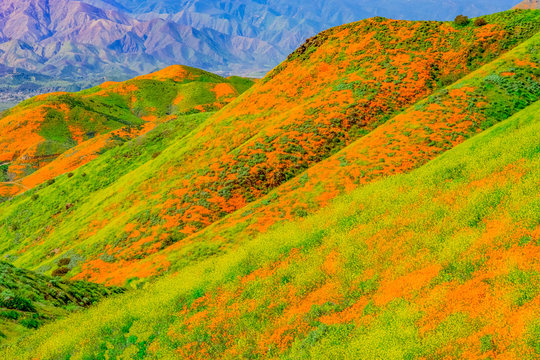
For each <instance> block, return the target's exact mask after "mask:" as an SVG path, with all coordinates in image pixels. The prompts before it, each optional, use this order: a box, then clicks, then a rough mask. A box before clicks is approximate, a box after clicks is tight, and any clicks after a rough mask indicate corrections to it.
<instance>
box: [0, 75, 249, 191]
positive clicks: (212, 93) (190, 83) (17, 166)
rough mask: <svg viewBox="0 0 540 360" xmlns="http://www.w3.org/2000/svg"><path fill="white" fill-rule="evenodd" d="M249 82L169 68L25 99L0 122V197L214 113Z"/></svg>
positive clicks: (29, 187)
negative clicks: (168, 126) (163, 125)
mask: <svg viewBox="0 0 540 360" xmlns="http://www.w3.org/2000/svg"><path fill="white" fill-rule="evenodd" d="M251 83H252V82H251V80H248V79H242V78H235V77H233V78H229V79H225V78H222V77H220V76H218V75H214V74H211V73H207V72H205V71H202V70H198V69H194V68H189V67H184V66H172V67H168V68H166V69H164V70H161V71H159V72H156V73H151V74H149V75H143V76H140V77H137V78H134V79H132V80H129V81H126V82H122V83H114V82H108V83H104V84H102V85H100V86H98V87H95V88H91V89H88V90H85V91H82V92H79V93H75V94H70V93H56V94H46V95H39V96H37V97H35V98H32V99H30V100H27V101H25V102H23V103H21V104H19V105H18V106H16V107H14V108H12V109H10V110H7V111H6V112H4V113H3V115H2V116H0V133H1V134H2V136H0V163H1V164H2V165H3V167H2V168H1V169H2V172H0V196H8V195H14V194H16V193H19V192H20V191H25V190H28V189H31V188H33V187H35V186H36V185H39V184H42V183H44V182H46V181H49V180H51V181H52V180H53V179H54V177H56V176H57V175H60V174H63V173H65V172H68V171H70V170H73V169H75V168H77V167H79V166H81V165H83V164H85V163H87V162H89V161H91V160H92V159H94V158H96V157H97V156H98V155H99V154H101V153H103V152H104V151H106V150H107V149H109V148H111V147H114V146H117V145H119V144H122V143H123V142H125V141H127V140H128V139H131V138H134V137H137V136H140V135H142V134H144V133H146V132H147V131H149V130H150V129H152V128H153V127H155V126H156V125H157V124H158V123H160V122H164V121H168V120H171V119H173V118H177V117H179V116H183V115H185V114H188V113H198V112H208V111H210V112H212V111H216V110H217V109H220V108H221V107H223V106H224V105H225V104H227V103H228V102H230V101H232V100H233V99H234V98H235V97H236V96H237V95H238V94H239V93H240V92H242V91H244V90H246V88H248V87H249V86H250V85H251ZM20 139H24V141H21V140H20Z"/></svg>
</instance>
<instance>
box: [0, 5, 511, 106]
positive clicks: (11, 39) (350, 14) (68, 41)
mask: <svg viewBox="0 0 540 360" xmlns="http://www.w3.org/2000/svg"><path fill="white" fill-rule="evenodd" d="M515 3H516V0H479V1H474V2H470V1H465V0H452V1H437V0H415V1H411V0H379V1H374V0H357V1H354V0H309V1H288V0H220V1H215V0H177V1H173V0H84V2H82V1H72V0H0V65H3V66H5V67H6V68H7V69H10V71H9V72H10V73H11V72H14V71H15V69H17V72H18V74H21V73H23V74H25V76H23V77H22V78H23V79H24V81H23V82H22V83H21V82H20V81H19V80H17V79H19V78H21V76H19V77H16V76H15V77H14V76H11V75H9V76H8V77H7V78H6V77H5V76H4V77H3V78H4V80H5V81H0V93H3V94H4V96H5V95H6V94H8V93H17V92H18V93H19V94H22V96H23V97H24V96H28V95H33V94H34V93H38V92H41V91H43V89H44V88H46V89H47V91H50V90H62V89H64V88H65V86H66V84H65V81H68V82H70V83H71V85H70V86H71V88H70V90H76V89H77V88H78V87H85V86H88V85H90V84H96V83H99V82H101V81H104V80H124V79H127V78H130V77H133V76H136V75H139V74H143V73H148V72H151V71H154V70H156V69H158V68H162V67H165V66H168V65H172V64H185V65H190V66H194V67H198V68H203V69H206V70H209V71H212V72H216V73H220V74H232V73H234V74H238V75H251V76H260V75H263V74H264V73H265V72H267V71H268V70H270V69H271V68H272V67H274V66H275V65H276V64H278V63H279V62H280V61H282V60H283V59H284V58H285V56H286V55H287V54H288V53H289V52H291V51H292V50H293V49H295V48H296V47H298V45H299V44H300V43H302V42H303V41H304V40H305V39H306V38H308V37H310V36H312V35H314V34H316V33H318V32H320V31H321V30H323V29H326V28H329V27H332V26H334V25H339V24H343V23H348V22H352V21H355V20H360V19H362V18H366V17H371V16H385V17H389V18H396V19H426V20H448V19H452V18H453V17H455V16H456V15H457V14H460V13H463V14H466V15H469V16H476V15H480V14H487V13H492V12H497V11H501V10H506V9H508V8H510V7H512V6H513V5H515ZM43 76H45V77H48V79H50V81H47V82H45V83H39V82H38V81H33V82H32V79H36V78H43ZM1 79H2V75H0V80H1ZM36 84H37V85H36ZM44 84H46V85H44ZM0 102H2V99H0Z"/></svg>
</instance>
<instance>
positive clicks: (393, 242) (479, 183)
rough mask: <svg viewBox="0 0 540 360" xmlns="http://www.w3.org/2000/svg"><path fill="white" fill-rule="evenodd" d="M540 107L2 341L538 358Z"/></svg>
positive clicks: (40, 353)
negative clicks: (406, 169)
mask: <svg viewBox="0 0 540 360" xmlns="http://www.w3.org/2000/svg"><path fill="white" fill-rule="evenodd" d="M539 112H540V103H539V102H536V103H534V104H533V105H530V106H529V107H527V108H525V109H524V110H522V111H521V112H519V113H517V114H516V115H514V116H513V117H511V118H510V119H508V120H506V121H504V122H503V123H502V124H499V125H496V126H495V127H493V128H492V129H489V130H486V131H485V132H484V133H482V134H479V135H477V136H475V137H474V138H472V139H471V140H468V141H466V142H465V143H464V144H462V145H460V146H458V147H456V148H455V149H452V150H450V151H448V152H447V153H446V154H444V155H442V156H441V157H439V158H437V159H435V160H434V161H432V162H430V163H429V164H427V165H426V166H424V167H422V168H421V169H418V170H415V171H413V172H412V173H411V174H408V175H398V176H394V177H391V178H387V179H384V180H381V181H379V182H376V183H373V184H370V185H366V186H365V187H362V188H360V189H358V190H355V191H354V192H352V193H351V194H350V195H348V196H347V197H342V198H339V199H338V200H337V201H336V202H335V203H334V204H333V205H331V206H329V207H328V208H326V209H324V210H322V211H321V212H320V213H318V214H317V215H315V216H310V217H308V218H306V219H304V220H303V221H301V222H297V223H291V224H288V225H286V226H281V227H278V228H276V229H274V230H273V231H271V232H269V233H268V234H266V235H263V236H258V237H256V238H255V239H251V240H250V241H248V242H247V243H245V244H244V245H243V246H242V247H241V248H239V249H237V251H235V252H230V253H228V254H225V255H218V256H214V257H213V258H212V259H209V260H206V261H201V262H199V263H198V264H196V265H192V266H189V267H186V268H185V269H183V270H181V271H180V272H179V273H178V274H175V275H173V276H168V277H165V278H163V279H161V280H158V281H157V282H156V283H155V284H152V285H149V286H148V287H147V288H146V289H144V290H139V291H134V292H131V293H128V294H125V295H122V296H119V297H117V298H113V299H110V300H105V301H104V302H102V303H101V304H99V305H98V306H97V307H95V308H92V309H90V310H89V311H87V312H84V313H79V314H75V315H72V316H70V317H69V318H67V319H65V320H60V321H58V322H57V323H55V324H52V325H51V326H48V327H46V328H43V329H42V330H38V332H36V333H35V334H33V335H32V336H29V337H26V338H24V339H21V340H20V341H19V342H15V343H12V344H11V346H10V347H9V348H7V349H5V350H4V351H5V352H4V354H3V355H4V357H6V358H19V359H30V358H35V357H38V358H43V359H48V358H63V357H66V356H68V357H75V356H76V357H81V358H84V357H87V358H107V357H118V356H126V357H129V356H134V357H139V358H141V357H148V358H159V359H173V358H177V357H186V358H192V359H199V358H201V359H205V358H209V357H219V358H224V359H226V358H238V357H241V356H257V357H260V358H275V357H282V358H321V359H326V358H372V357H373V358H385V359H402V358H426V357H428V358H438V357H442V356H445V357H446V358H451V359H458V358H471V359H472V358H485V357H505V358H519V359H534V358H537V357H538V355H540V353H538V338H539V335H540V334H539V329H540V327H539V326H540V322H539V321H540V319H539V318H538V313H539V311H540V302H539V301H540V296H539V295H540V287H539V286H538V284H540V281H539V279H538V276H539V274H540V263H539V262H538V259H539V258H540V257H539V250H540V243H539V234H538V225H539V224H538V218H537V216H536V214H537V211H535V209H536V210H537V207H538V201H537V198H535V196H536V188H537V184H538V180H539V179H538V174H539V171H538V170H539V166H540V162H539V161H540V158H539V153H538V146H537V136H536V134H538V132H539V131H540V123H539V122H538V117H537V114H538V113H539ZM148 294H152V296H148ZM53 334H54V336H53ZM88 339H92V341H88Z"/></svg>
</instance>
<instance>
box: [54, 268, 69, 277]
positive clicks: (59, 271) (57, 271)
mask: <svg viewBox="0 0 540 360" xmlns="http://www.w3.org/2000/svg"><path fill="white" fill-rule="evenodd" d="M68 272H69V268H68V267H66V266H61V267H59V268H58V269H55V270H54V271H53V272H52V276H64V275H66V274H67V273H68Z"/></svg>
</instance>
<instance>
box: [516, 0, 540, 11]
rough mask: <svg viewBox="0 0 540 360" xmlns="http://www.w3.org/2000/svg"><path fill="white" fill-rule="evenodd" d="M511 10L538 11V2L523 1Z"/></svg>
mask: <svg viewBox="0 0 540 360" xmlns="http://www.w3.org/2000/svg"><path fill="white" fill-rule="evenodd" d="M513 9H540V1H539V0H525V1H522V2H520V3H519V4H517V5H516V6H514V7H513Z"/></svg>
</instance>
